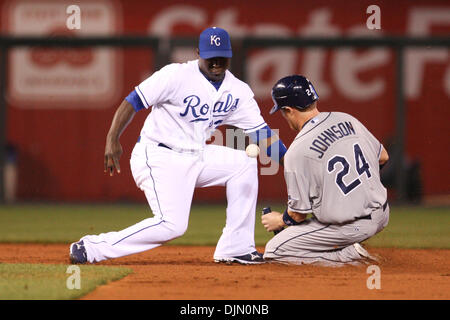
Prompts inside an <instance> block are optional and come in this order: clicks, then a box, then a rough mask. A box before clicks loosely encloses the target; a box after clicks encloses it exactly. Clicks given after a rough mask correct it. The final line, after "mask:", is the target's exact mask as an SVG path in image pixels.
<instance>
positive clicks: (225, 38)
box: [198, 27, 233, 59]
mask: <svg viewBox="0 0 450 320" xmlns="http://www.w3.org/2000/svg"><path fill="white" fill-rule="evenodd" d="M198 50H199V54H200V57H201V58H202V59H209V58H213V57H225V58H231V57H232V56H233V52H232V50H231V42H230V36H229V35H228V32H226V31H225V30H224V29H222V28H217V27H212V28H208V29H205V30H203V32H202V33H200V38H199V40H198Z"/></svg>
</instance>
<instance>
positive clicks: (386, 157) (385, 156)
mask: <svg viewBox="0 0 450 320" xmlns="http://www.w3.org/2000/svg"><path fill="white" fill-rule="evenodd" d="M388 160H389V154H388V152H387V151H386V149H385V148H384V147H382V149H381V154H380V160H379V163H380V165H383V164H385V163H386V162H387V161H388Z"/></svg>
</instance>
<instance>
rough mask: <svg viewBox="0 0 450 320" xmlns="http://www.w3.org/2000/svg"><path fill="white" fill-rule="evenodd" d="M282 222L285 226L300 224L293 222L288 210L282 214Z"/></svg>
mask: <svg viewBox="0 0 450 320" xmlns="http://www.w3.org/2000/svg"><path fill="white" fill-rule="evenodd" d="M283 222H284V223H285V224H286V225H287V226H295V225H298V224H300V222H297V221H295V220H294V219H292V217H291V216H290V215H289V213H288V209H286V210H285V211H284V213H283Z"/></svg>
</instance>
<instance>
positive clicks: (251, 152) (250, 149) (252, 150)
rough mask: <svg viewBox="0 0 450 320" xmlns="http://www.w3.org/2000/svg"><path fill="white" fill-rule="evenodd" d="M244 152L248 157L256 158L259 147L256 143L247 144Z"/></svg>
mask: <svg viewBox="0 0 450 320" xmlns="http://www.w3.org/2000/svg"><path fill="white" fill-rule="evenodd" d="M245 153H246V154H247V155H248V156H249V157H250V158H256V157H257V156H258V155H259V147H258V146H257V145H256V144H249V145H248V146H247V148H246V149H245Z"/></svg>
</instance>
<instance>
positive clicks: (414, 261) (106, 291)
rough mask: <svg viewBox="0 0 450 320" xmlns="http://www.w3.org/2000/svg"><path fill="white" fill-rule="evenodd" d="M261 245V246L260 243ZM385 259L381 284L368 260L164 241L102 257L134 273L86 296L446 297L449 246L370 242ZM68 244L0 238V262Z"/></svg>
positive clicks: (52, 259)
mask: <svg viewBox="0 0 450 320" xmlns="http://www.w3.org/2000/svg"><path fill="white" fill-rule="evenodd" d="M258 249H259V250H260V251H263V248H258ZM368 249H369V251H370V252H371V253H376V254H378V255H380V256H381V257H382V258H383V260H384V261H383V262H382V263H380V264H379V268H380V275H381V277H380V285H381V288H380V289H368V287H367V280H368V278H369V277H370V276H371V275H372V274H371V273H367V268H368V266H358V267H354V266H346V267H340V268H329V267H318V266H306V265H304V266H287V265H278V264H263V265H254V266H243V265H224V264H216V263H214V262H213V260H212V256H213V252H214V247H195V246H183V247H181V246H169V245H166V246H161V247H158V248H156V249H153V250H149V251H147V252H143V253H140V254H136V255H131V256H127V257H123V258H120V259H115V260H110V261H104V262H101V263H99V264H100V265H115V266H120V265H123V266H126V267H128V268H131V269H132V270H133V271H134V272H133V273H132V274H130V275H128V276H126V277H125V278H123V279H122V280H119V281H116V282H112V283H109V284H107V285H104V286H101V287H98V288H97V289H96V290H94V291H93V292H91V293H89V294H88V295H86V296H84V297H83V299H86V300H92V299H94V300H109V299H125V300H129V299H133V300H283V299H289V300H302V299H308V300H315V299H320V300H329V299H343V300H347V299H349V300H359V299H375V300H384V299H389V300H397V299H414V300H416V299H425V300H434V299H439V300H448V299H449V298H450V250H437V249H428V250H425V249H420V250H413V249H391V248H368ZM68 250H69V245H68V244H67V245H63V244H0V262H1V263H44V264H46V263H49V264H69V260H68Z"/></svg>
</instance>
